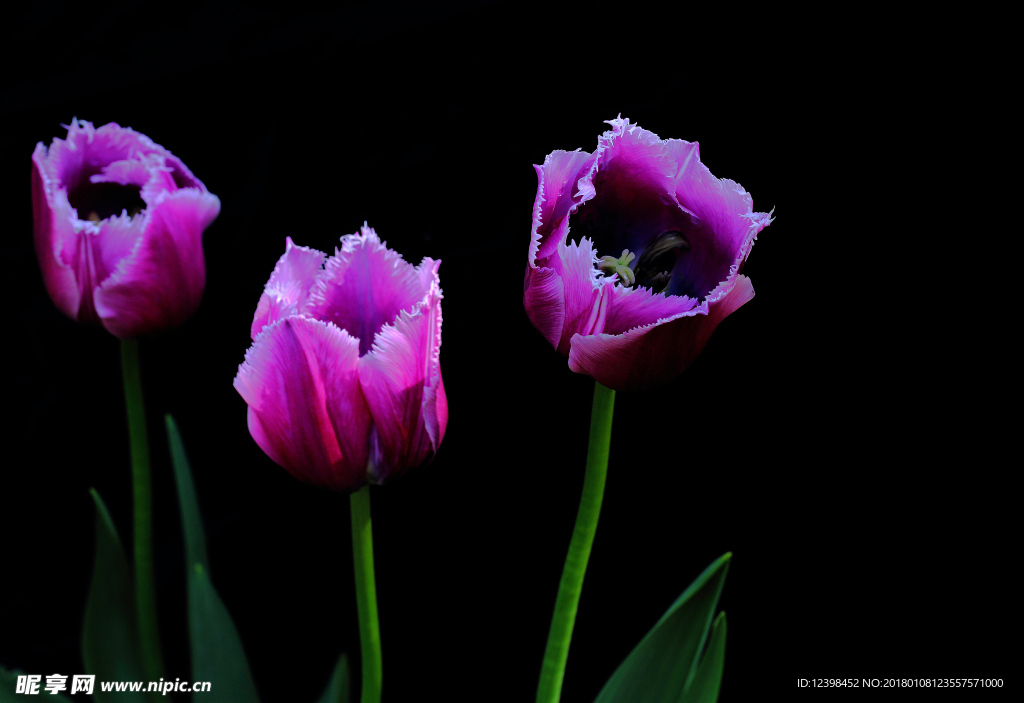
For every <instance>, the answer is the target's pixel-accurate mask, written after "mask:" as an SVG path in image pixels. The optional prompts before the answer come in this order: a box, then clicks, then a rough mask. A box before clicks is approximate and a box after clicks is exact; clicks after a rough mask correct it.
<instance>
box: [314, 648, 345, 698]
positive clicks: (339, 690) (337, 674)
mask: <svg viewBox="0 0 1024 703" xmlns="http://www.w3.org/2000/svg"><path fill="white" fill-rule="evenodd" d="M348 697H349V671H348V656H347V655H345V654H344V653H342V655H341V656H340V657H338V663H337V664H335V665H334V673H333V674H331V680H330V682H329V683H328V684H327V689H326V690H325V691H324V694H323V695H322V696H320V699H319V700H318V701H317V703H348Z"/></svg>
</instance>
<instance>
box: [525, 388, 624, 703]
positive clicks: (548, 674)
mask: <svg viewBox="0 0 1024 703" xmlns="http://www.w3.org/2000/svg"><path fill="white" fill-rule="evenodd" d="M614 410H615V391H613V390H611V389H610V388H605V387H604V386H602V385H601V384H600V383H595V384H594V406H593V409H592V410H591V412H590V442H589V444H588V445H587V473H586V475H585V477H584V479H583V495H582V497H581V498H580V509H579V512H578V513H577V514H576V527H574V528H573V531H572V541H571V542H570V543H569V554H568V556H566V558H565V568H564V569H563V571H562V581H561V583H559V584H558V597H557V598H556V599H555V614H554V616H553V617H552V618H551V630H550V632H549V633H548V644H547V647H545V649H544V663H543V665H542V666H541V669H540V685H539V686H538V687H537V703H558V699H559V698H560V697H561V695H562V679H564V678H565V662H566V660H567V659H568V658H569V642H570V641H571V640H572V628H573V626H574V625H575V624H576V609H577V607H578V606H579V602H580V592H581V591H582V590H583V576H584V574H586V571H587V561H589V559H590V548H591V546H592V545H593V544H594V533H595V532H596V531H597V519H598V517H600V515H601V500H602V498H603V497H604V482H605V478H606V476H607V475H608V447H609V446H610V444H611V439H612V412H613V411H614Z"/></svg>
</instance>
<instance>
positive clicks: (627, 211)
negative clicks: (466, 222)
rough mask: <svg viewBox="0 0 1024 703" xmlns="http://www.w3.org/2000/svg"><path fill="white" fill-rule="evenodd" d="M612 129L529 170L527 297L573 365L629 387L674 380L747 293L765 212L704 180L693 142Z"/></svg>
mask: <svg viewBox="0 0 1024 703" xmlns="http://www.w3.org/2000/svg"><path fill="white" fill-rule="evenodd" d="M608 124H610V125H611V127H612V128H611V129H610V130H609V131H607V132H605V133H604V134H603V135H602V136H601V137H600V138H599V139H598V145H597V150H596V151H595V152H594V153H592V154H588V153H586V152H582V151H579V150H577V151H572V152H569V151H555V152H552V153H551V154H549V155H548V156H547V158H545V159H544V165H543V166H535V168H536V170H537V176H538V179H539V185H538V187H537V198H536V201H535V202H534V212H533V235H532V239H531V241H530V249H529V260H528V266H527V269H526V280H525V284H524V295H523V300H524V304H525V306H526V312H527V314H528V315H529V318H530V321H531V322H533V324H534V326H535V327H536V328H537V329H538V330H539V331H540V332H541V334H543V335H544V337H545V338H546V339H547V340H548V341H549V342H550V343H551V344H552V346H554V347H555V348H556V349H557V350H558V351H559V352H561V353H562V354H563V355H564V356H567V357H569V368H570V369H572V370H573V371H575V372H577V373H583V374H588V375H589V376H592V377H593V378H594V379H595V380H597V381H598V382H599V383H601V384H603V385H605V386H607V387H609V388H612V389H615V390H628V389H637V388H644V387H647V386H650V385H654V384H658V383H662V382H665V381H668V380H671V379H672V378H674V377H675V376H677V375H678V374H679V373H681V372H682V371H683V370H684V369H685V368H686V367H687V366H688V365H689V364H690V363H692V362H693V360H694V359H695V358H696V357H697V355H698V354H699V353H700V351H701V349H703V348H704V345H705V344H706V343H707V341H708V339H709V338H710V336H711V333H712V332H713V331H714V330H715V328H716V327H717V326H718V324H719V323H720V322H721V321H722V320H723V319H725V317H726V316H728V315H730V314H731V313H732V312H734V311H735V310H736V309H737V308H739V307H740V306H741V305H743V304H744V303H746V302H747V301H749V300H750V299H751V298H752V297H753V296H754V290H753V287H752V286H751V285H750V280H749V279H748V278H747V277H746V276H741V275H740V273H739V271H740V268H741V266H742V265H743V262H744V261H745V260H746V258H747V256H748V255H749V254H750V249H751V247H752V246H753V243H754V239H755V237H756V236H757V233H758V232H760V231H761V230H762V229H763V228H764V227H766V226H768V224H769V223H770V222H771V213H762V212H754V211H753V200H752V199H751V197H750V195H749V194H748V193H747V192H746V191H745V190H744V189H743V188H742V187H741V186H740V185H739V184H738V183H735V182H733V181H730V180H724V179H723V180H720V179H718V178H715V177H714V176H713V175H711V172H710V171H709V170H708V169H707V167H706V166H705V165H704V164H703V163H701V161H700V152H699V149H698V145H697V143H696V142H687V141H682V140H679V139H667V140H662V139H659V138H658V136H657V135H656V134H653V133H651V132H648V131H646V130H643V129H640V128H639V127H638V126H636V125H631V124H630V123H629V120H628V119H622V118H621V117H620V118H618V119H614V120H611V121H609V122H608ZM570 227H572V228H573V230H572V232H570ZM570 234H571V235H576V236H577V237H578V240H575V241H570V243H569V244H566V241H567V239H568V238H569V236H570ZM577 242H578V243H577ZM619 252H622V253H621V254H620V253H619ZM598 253H601V254H605V256H601V257H599V256H598Z"/></svg>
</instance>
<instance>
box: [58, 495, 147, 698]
mask: <svg viewBox="0 0 1024 703" xmlns="http://www.w3.org/2000/svg"><path fill="white" fill-rule="evenodd" d="M89 492H90V493H91V494H92V499H93V501H94V502H95V503H96V561H95V565H94V566H93V572H92V585H91V586H90V587H89V599H88V600H87V601H86V605H85V623H84V625H83V626H82V659H83V660H84V661H85V671H86V673H88V674H95V676H96V685H95V690H94V691H93V698H94V699H95V700H97V701H100V702H101V703H102V702H103V701H117V702H118V703H120V702H121V701H127V702H133V701H145V700H146V696H145V695H144V694H142V693H140V692H132V691H126V692H123V693H111V692H104V691H101V690H100V685H99V682H100V681H142V680H144V679H145V678H146V676H145V675H144V673H143V667H142V658H141V657H140V656H139V632H138V628H137V625H136V620H135V588H134V585H133V583H132V572H131V570H130V569H129V568H128V560H127V559H125V556H124V550H123V549H122V548H121V540H120V539H119V538H118V536H117V530H116V529H115V528H114V522H113V520H111V519H110V513H109V512H108V511H107V506H106V505H104V504H103V499H102V498H100V494H99V493H97V492H96V491H95V490H94V489H90V491H89ZM47 695H50V694H47Z"/></svg>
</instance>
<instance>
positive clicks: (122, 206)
mask: <svg viewBox="0 0 1024 703" xmlns="http://www.w3.org/2000/svg"><path fill="white" fill-rule="evenodd" d="M94 173H99V169H96V170H95V171H93V172H91V173H89V172H83V173H82V174H81V175H80V176H79V177H78V178H77V179H76V180H75V182H74V183H71V184H69V185H68V202H69V203H70V204H71V207H73V208H75V210H77V211H78V217H79V218H81V219H83V220H92V221H93V222H99V221H100V220H105V219H107V218H108V217H112V216H114V215H120V214H121V213H122V212H123V211H128V214H129V215H132V216H135V215H137V214H138V213H140V212H141V211H143V210H145V209H146V202H145V201H144V200H143V199H142V196H141V194H140V193H141V191H142V189H141V188H140V187H139V186H136V185H121V184H120V183H92V182H91V181H90V180H89V176H91V175H93V174H94Z"/></svg>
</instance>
